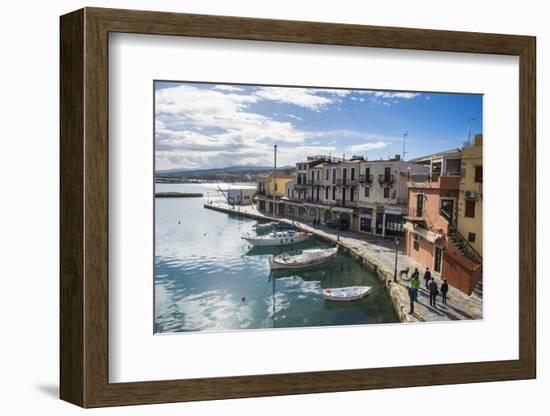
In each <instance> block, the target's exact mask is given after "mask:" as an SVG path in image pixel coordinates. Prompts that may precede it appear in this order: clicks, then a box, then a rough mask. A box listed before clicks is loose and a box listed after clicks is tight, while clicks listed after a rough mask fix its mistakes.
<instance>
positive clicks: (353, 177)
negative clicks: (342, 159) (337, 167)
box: [350, 168, 355, 181]
mask: <svg viewBox="0 0 550 416" xmlns="http://www.w3.org/2000/svg"><path fill="white" fill-rule="evenodd" d="M350 179H351V180H352V181H353V180H354V179H355V168H351V177H350Z"/></svg>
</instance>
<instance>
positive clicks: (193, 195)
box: [155, 192, 203, 198]
mask: <svg viewBox="0 0 550 416" xmlns="http://www.w3.org/2000/svg"><path fill="white" fill-rule="evenodd" d="M202 197H203V194H202V193H193V192H157V193H155V198H202Z"/></svg>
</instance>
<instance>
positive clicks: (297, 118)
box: [285, 114, 303, 121]
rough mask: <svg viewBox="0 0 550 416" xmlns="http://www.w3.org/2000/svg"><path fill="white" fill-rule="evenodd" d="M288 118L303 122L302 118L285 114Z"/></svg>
mask: <svg viewBox="0 0 550 416" xmlns="http://www.w3.org/2000/svg"><path fill="white" fill-rule="evenodd" d="M285 116H286V117H289V118H293V119H294V120H299V121H302V120H303V118H302V117H298V116H295V115H294V114H285Z"/></svg>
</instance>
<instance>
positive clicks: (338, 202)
mask: <svg viewBox="0 0 550 416" xmlns="http://www.w3.org/2000/svg"><path fill="white" fill-rule="evenodd" d="M334 205H336V206H337V207H345V208H353V207H356V206H357V201H350V200H349V199H346V200H343V199H337V200H336V201H334Z"/></svg>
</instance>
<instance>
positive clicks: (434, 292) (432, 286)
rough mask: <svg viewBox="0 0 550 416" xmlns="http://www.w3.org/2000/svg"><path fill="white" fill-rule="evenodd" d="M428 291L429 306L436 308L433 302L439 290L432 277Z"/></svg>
mask: <svg viewBox="0 0 550 416" xmlns="http://www.w3.org/2000/svg"><path fill="white" fill-rule="evenodd" d="M429 290H430V306H433V307H434V308H437V305H436V303H435V301H436V298H437V295H438V294H439V289H438V287H437V283H436V282H435V280H434V278H433V277H432V280H430V284H429Z"/></svg>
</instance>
